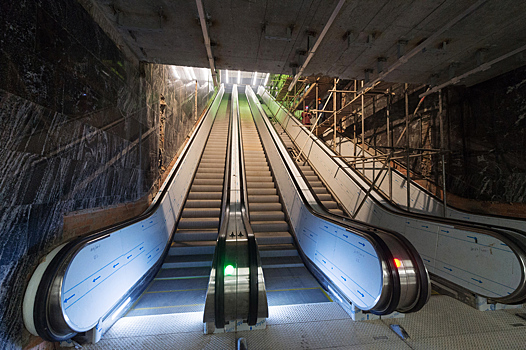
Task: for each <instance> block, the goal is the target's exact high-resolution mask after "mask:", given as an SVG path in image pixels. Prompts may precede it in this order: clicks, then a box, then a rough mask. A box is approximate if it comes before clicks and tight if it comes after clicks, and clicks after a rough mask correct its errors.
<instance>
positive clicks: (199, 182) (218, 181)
mask: <svg viewBox="0 0 526 350" xmlns="http://www.w3.org/2000/svg"><path fill="white" fill-rule="evenodd" d="M193 185H217V186H222V185H223V178H216V179H195V180H194V182H193Z"/></svg>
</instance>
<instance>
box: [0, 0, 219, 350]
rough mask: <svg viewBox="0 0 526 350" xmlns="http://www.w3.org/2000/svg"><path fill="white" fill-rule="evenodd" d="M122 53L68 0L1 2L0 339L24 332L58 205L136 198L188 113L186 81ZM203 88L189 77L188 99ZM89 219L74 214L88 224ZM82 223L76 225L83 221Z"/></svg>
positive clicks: (58, 226)
mask: <svg viewBox="0 0 526 350" xmlns="http://www.w3.org/2000/svg"><path fill="white" fill-rule="evenodd" d="M171 72H172V71H171V68H170V67H168V66H163V65H158V64H142V63H141V64H139V63H138V61H137V60H133V59H129V57H128V58H127V57H126V56H125V55H124V54H123V53H122V51H121V50H120V49H119V48H118V47H117V46H116V45H115V44H114V43H113V42H112V41H111V40H110V39H109V38H108V36H107V35H106V34H105V33H104V32H103V31H102V30H101V28H100V27H99V26H98V25H97V24H96V23H95V22H94V21H93V20H92V18H91V17H90V16H89V15H88V13H87V12H86V11H85V10H84V9H83V8H82V6H80V5H79V4H78V3H77V2H76V1H66V0H51V1H45V2H43V1H38V0H21V1H15V2H7V3H3V4H2V5H1V6H0V163H1V164H3V166H2V168H1V169H0V203H1V204H0V348H2V349H21V348H23V347H25V346H27V345H28V342H30V341H29V340H28V339H29V335H28V333H27V332H26V331H25V329H24V327H23V324H22V315H21V307H22V298H23V294H24V290H25V287H26V284H27V281H28V279H29V276H30V274H31V272H32V270H33V269H34V268H35V267H36V264H37V262H38V259H40V258H41V257H42V256H43V255H44V254H46V253H47V252H48V251H49V250H50V249H51V248H52V247H53V246H55V245H57V244H58V243H59V242H61V241H63V240H64V239H67V238H70V236H67V237H64V235H63V216H64V215H65V214H67V213H69V212H72V211H79V210H80V211H81V210H86V209H90V208H97V207H103V208H104V207H108V206H116V205H119V204H121V203H128V202H136V201H138V200H140V199H141V198H144V197H145V195H146V194H147V193H148V191H149V190H150V188H151V187H152V185H153V184H154V183H155V182H156V179H157V178H158V176H159V169H158V152H159V149H158V146H159V142H158V138H159V96H160V94H161V93H162V94H164V96H166V97H167V99H166V103H167V120H166V135H165V146H164V147H165V153H164V157H165V163H166V164H169V163H170V161H171V159H172V158H173V157H174V156H175V154H176V152H177V151H178V149H179V147H180V146H181V145H182V143H183V142H184V140H185V138H186V137H187V135H188V133H189V131H190V130H191V128H192V127H193V125H194V124H195V119H196V118H195V115H194V114H195V113H194V95H195V82H188V81H181V80H175V79H174V78H172V76H171ZM209 97H210V89H209V84H208V83H207V82H206V83H200V84H199V86H198V111H199V112H201V111H202V110H203V109H204V107H205V105H206V103H207V101H208V98H209ZM86 224H87V222H84V225H86ZM83 232H84V231H83Z"/></svg>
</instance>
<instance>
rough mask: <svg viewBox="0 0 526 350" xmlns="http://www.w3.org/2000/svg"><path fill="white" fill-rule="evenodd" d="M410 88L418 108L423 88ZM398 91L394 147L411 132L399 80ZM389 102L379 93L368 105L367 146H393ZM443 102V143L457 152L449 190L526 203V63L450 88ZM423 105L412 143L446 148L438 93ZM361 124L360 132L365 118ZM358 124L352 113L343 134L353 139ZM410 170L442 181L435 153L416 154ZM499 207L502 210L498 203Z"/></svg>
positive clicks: (413, 126)
mask: <svg viewBox="0 0 526 350" xmlns="http://www.w3.org/2000/svg"><path fill="white" fill-rule="evenodd" d="M409 91H410V96H409V113H410V114H412V113H413V112H414V111H415V108H416V106H417V104H418V102H419V98H418V95H419V94H421V93H422V92H424V91H425V88H422V87H418V86H411V85H410V86H409ZM393 92H394V93H395V95H394V96H393V100H392V106H391V122H392V126H391V130H392V133H391V137H392V140H393V142H394V144H395V146H401V147H405V145H406V142H407V133H405V134H403V136H402V137H401V138H400V135H402V132H403V130H404V128H405V118H404V116H405V102H404V96H403V85H395V86H394V88H393ZM385 106H386V99H385V98H384V97H378V98H377V99H376V102H375V104H374V106H373V104H372V103H371V104H368V105H367V106H366V111H365V137H366V142H367V143H368V144H369V145H374V144H376V145H379V146H386V145H387V135H386V109H385ZM443 108H444V141H445V143H444V146H445V148H446V149H448V150H450V151H451V152H450V153H449V155H448V156H447V157H446V160H447V167H446V172H447V177H446V181H447V190H448V192H450V193H451V194H453V195H456V196H457V197H458V198H457V199H458V200H459V201H461V199H460V198H466V199H470V200H478V201H493V202H499V203H526V129H525V126H526V124H525V123H526V67H523V68H519V69H516V70H515V71H512V72H510V73H506V74H503V75H501V76H499V77H496V78H494V79H491V80H489V81H487V82H484V83H481V84H478V85H475V86H472V87H469V88H467V87H462V86H460V87H456V86H453V87H449V88H446V89H444V91H443ZM419 111H420V112H421V113H420V114H419V115H418V116H417V117H416V118H413V117H412V118H411V123H410V127H409V138H410V146H411V147H428V148H440V128H439V118H438V96H437V94H433V95H430V96H428V97H426V99H425V100H424V101H423V103H422V105H421V107H420V109H419ZM356 126H357V128H356V130H357V131H358V135H360V130H361V124H360V122H359V121H358V122H357V124H356ZM353 130H354V124H353V123H352V118H351V119H350V120H349V121H348V122H347V129H346V130H345V134H346V135H347V136H349V137H351V138H352V137H353V135H354V132H353ZM398 140H399V142H398V143H396V142H397V141H398ZM400 162H402V163H404V164H405V161H403V160H401V161H400ZM411 169H412V170H413V171H415V172H416V173H418V174H422V175H424V176H426V177H428V178H430V179H432V180H434V181H436V183H438V184H441V183H442V179H441V167H440V166H438V157H437V156H427V157H425V158H423V159H414V160H412V161H411ZM488 207H489V206H488ZM495 208H496V207H495ZM494 210H496V211H497V212H495V213H498V211H499V210H500V209H494ZM490 212H491V210H490ZM512 212H513V210H511V212H510V214H512ZM501 214H506V213H505V212H502V213H501Z"/></svg>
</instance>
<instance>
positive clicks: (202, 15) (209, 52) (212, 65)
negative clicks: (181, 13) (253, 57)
mask: <svg viewBox="0 0 526 350" xmlns="http://www.w3.org/2000/svg"><path fill="white" fill-rule="evenodd" d="M195 3H196V4H197V11H198V12H199V22H200V23H201V29H202V30H203V38H204V39H205V47H206V54H207V56H208V62H209V64H210V70H211V72H212V79H213V80H214V86H217V84H218V83H217V73H216V68H215V62H214V55H212V46H211V45H210V36H209V35H208V26H207V24H206V18H205V10H204V7H203V1H202V0H195Z"/></svg>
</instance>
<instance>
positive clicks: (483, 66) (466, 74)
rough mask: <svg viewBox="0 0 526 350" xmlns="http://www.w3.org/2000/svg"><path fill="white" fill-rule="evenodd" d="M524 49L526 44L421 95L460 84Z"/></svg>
mask: <svg viewBox="0 0 526 350" xmlns="http://www.w3.org/2000/svg"><path fill="white" fill-rule="evenodd" d="M524 50H526V45H523V46H521V47H519V48H518V49H515V50H513V51H511V52H508V53H507V54H505V55H502V56H500V57H498V58H496V59H494V60H492V61H490V62H488V63H484V64H482V65H480V66H478V67H477V68H474V69H472V70H470V71H469V72H466V73H464V74H462V75H459V76H457V77H454V78H453V79H451V80H448V81H447V82H445V83H444V84H440V85H438V86H435V87H434V88H432V89H430V90H428V91H426V92H424V93H423V94H420V95H419V97H425V96H427V95H429V94H432V93H435V92H437V91H440V90H441V89H443V88H445V87H446V86H448V85H454V84H458V83H459V82H460V81H461V80H462V79H466V78H467V77H469V76H470V75H473V74H475V73H478V72H483V71H485V70H488V69H490V68H491V66H492V65H494V64H496V63H499V62H500V61H502V60H505V59H506V58H509V57H511V56H513V55H516V54H518V53H519V52H522V51H524Z"/></svg>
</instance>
